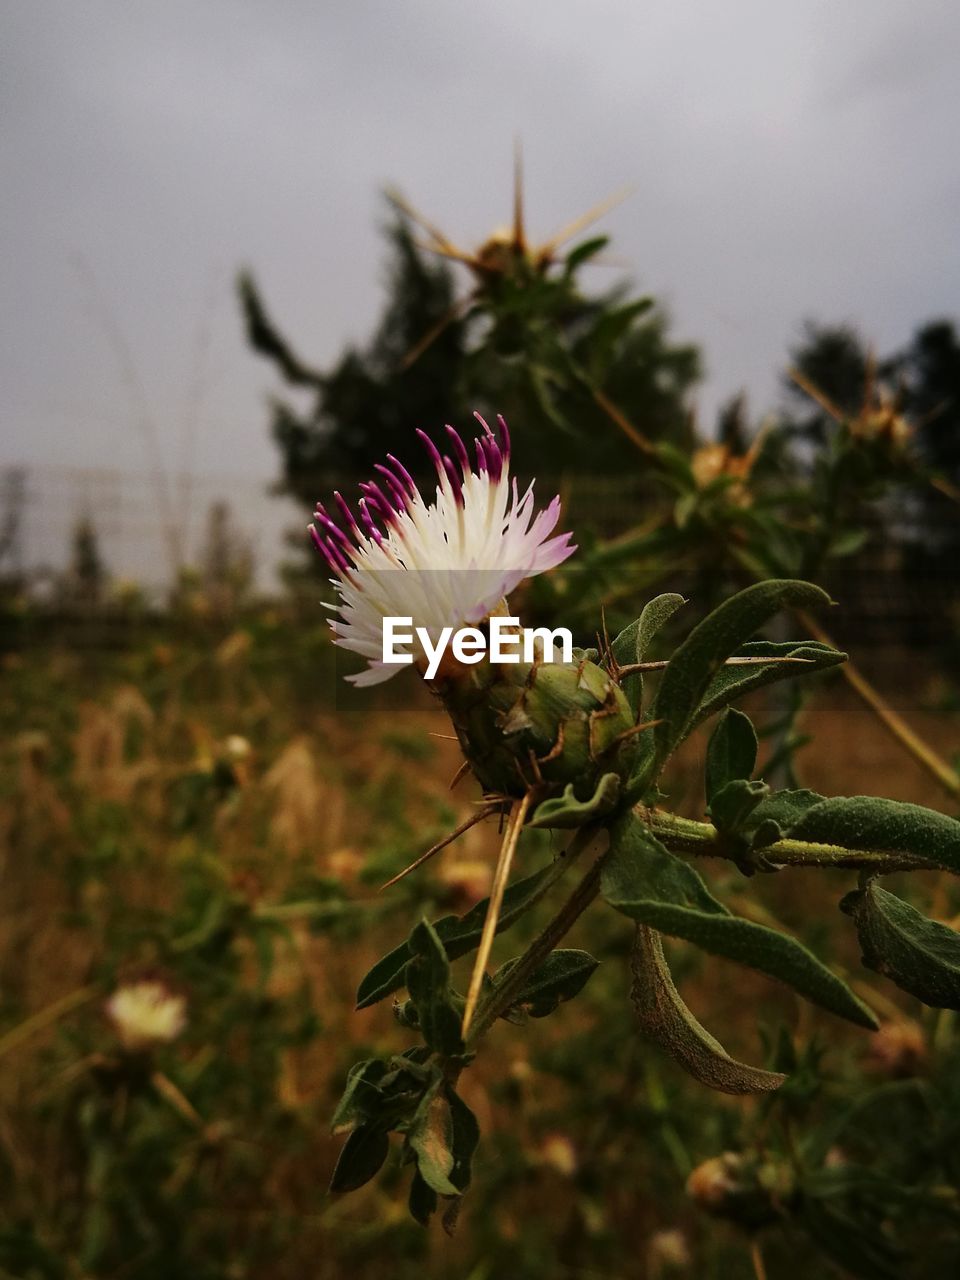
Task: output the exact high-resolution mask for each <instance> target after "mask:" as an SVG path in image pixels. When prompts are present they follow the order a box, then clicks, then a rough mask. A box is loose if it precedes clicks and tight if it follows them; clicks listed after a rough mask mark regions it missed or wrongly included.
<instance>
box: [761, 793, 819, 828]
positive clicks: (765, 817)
mask: <svg viewBox="0 0 960 1280" xmlns="http://www.w3.org/2000/svg"><path fill="white" fill-rule="evenodd" d="M823 799H824V797H823V796H821V795H818V794H817V792H816V791H806V790H799V791H772V792H771V793H770V794H769V795H768V796H766V797H765V798H764V799H763V801H761V803H760V804H759V805H757V807H756V809H754V811H753V822H754V824H755V825H757V826H759V825H760V824H761V823H764V822H771V823H774V824H776V826H777V827H778V828H779V832H780V834H779V835H778V836H777V837H776V838H777V839H778V840H779V839H780V836H782V835H786V834H787V832H788V831H790V830H791V828H792V827H794V826H795V825H796V823H797V822H799V821H800V819H801V818H802V817H803V815H804V814H805V813H806V812H807V810H808V809H812V808H813V806H814V805H815V804H820V802H821V801H822V800H823Z"/></svg>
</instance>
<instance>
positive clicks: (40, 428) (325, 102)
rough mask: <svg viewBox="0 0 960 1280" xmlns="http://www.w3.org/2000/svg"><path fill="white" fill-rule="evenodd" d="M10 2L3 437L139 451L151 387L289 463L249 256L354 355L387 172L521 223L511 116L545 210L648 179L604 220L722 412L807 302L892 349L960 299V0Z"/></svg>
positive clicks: (216, 444)
mask: <svg viewBox="0 0 960 1280" xmlns="http://www.w3.org/2000/svg"><path fill="white" fill-rule="evenodd" d="M0 13H2V29H3V30H2V76H0V111H2V117H0V119H2V131H0V146H2V152H3V158H4V182H3V199H2V205H0V225H2V230H3V252H2V259H0V260H2V269H3V271H4V272H5V274H6V281H5V286H4V291H3V297H4V303H5V305H4V308H3V311H4V314H3V332H2V350H0V409H2V415H3V418H2V421H3V443H2V449H0V461H4V462H10V461H21V460H23V461H39V460H44V459H48V460H56V461H58V462H61V463H76V464H83V465H93V466H99V465H107V466H112V465H117V466H122V467H129V468H142V467H143V466H144V464H145V462H146V461H147V458H146V454H145V439H144V435H143V433H142V431H141V430H139V429H138V427H137V421H138V413H140V412H145V413H147V414H148V415H149V416H150V417H152V419H153V420H154V421H155V422H156V423H157V424H158V430H159V432H160V434H161V436H162V439H161V447H162V449H163V451H164V455H165V459H166V462H167V465H169V466H171V467H177V466H181V465H187V466H190V467H193V468H196V469H198V470H200V471H205V472H210V471H217V470H227V471H231V472H239V473H244V474H247V475H250V476H263V477H264V478H266V477H269V476H270V475H272V474H273V472H274V470H275V456H274V452H273V449H272V446H271V445H270V443H269V440H268V436H267V411H266V408H265V397H266V395H267V393H268V392H269V391H270V390H271V388H273V387H275V385H276V384H275V383H274V380H273V377H272V371H271V369H270V367H269V366H267V365H266V364H264V363H263V362H262V361H260V360H259V359H257V358H255V357H254V356H253V355H252V354H251V353H250V352H249V351H248V350H247V349H246V347H245V344H244V341H243V335H242V329H241V325H240V322H239V317H238V312H237V307H236V304H235V301H234V296H233V287H232V281H233V276H234V273H235V272H236V270H237V268H238V267H239V266H240V265H242V264H249V265H250V266H252V267H253V268H254V270H255V272H256V273H257V275H258V277H259V279H260V281H261V284H262V286H263V289H264V291H265V295H266V298H267V300H268V303H269V305H270V307H271V309H272V311H273V312H274V314H275V315H276V317H277V318H278V320H279V321H280V322H281V324H282V327H283V328H284V329H286V331H287V332H288V333H289V335H290V336H291V337H292V338H293V339H294V341H295V344H296V345H297V346H298V347H299V349H300V350H301V351H302V352H303V353H304V355H306V356H307V357H309V358H311V359H312V360H314V361H319V362H323V361H329V360H331V359H332V358H333V357H335V356H336V354H337V352H338V351H339V349H340V348H341V346H342V345H343V343H344V342H345V341H346V340H348V339H350V338H363V337H364V336H365V335H366V334H367V333H368V332H369V329H370V327H371V325H372V323H373V321H374V319H375V317H376V315H377V312H378V307H379V304H380V299H381V293H380V286H381V277H382V266H383V248H382V242H381V241H380V240H379V239H378V234H377V223H378V221H379V219H380V216H381V212H382V209H381V197H380V194H379V193H380V191H381V190H382V188H383V187H384V185H386V184H388V183H396V184H398V185H399V186H401V187H402V188H403V190H404V191H406V192H407V194H408V195H409V196H410V198H411V199H412V200H413V202H414V203H415V204H417V205H419V206H420V207H421V208H422V209H423V210H424V211H425V212H426V213H428V214H429V215H430V216H431V217H432V218H433V219H434V220H435V221H436V222H437V223H439V224H440V225H441V226H442V227H443V228H444V229H445V230H447V231H448V233H449V234H450V235H451V237H452V238H454V239H456V240H458V241H460V242H463V243H466V244H468V245H470V244H475V243H477V242H479V241H481V240H482V239H483V238H484V237H485V236H486V234H487V233H489V232H490V231H491V230H492V229H493V228H494V227H495V226H496V225H497V224H501V223H503V222H505V221H506V220H507V218H508V215H509V201H510V181H511V178H510V168H511V149H512V143H513V139H514V137H515V136H517V135H519V136H520V137H521V138H522V140H523V145H524V150H525V156H526V173H527V188H528V222H529V227H530V230H531V232H532V233H533V235H534V236H535V237H539V236H541V235H543V236H546V235H547V234H548V233H549V232H550V231H551V230H553V229H554V228H555V227H556V226H558V225H559V224H562V223H563V222H565V221H566V220H567V219H569V218H570V217H572V216H573V215H575V214H577V213H579V212H581V211H582V210H583V209H585V208H587V207H588V206H590V205H591V204H592V203H594V202H595V201H597V200H599V199H600V198H602V197H603V196H605V195H607V194H608V193H610V192H612V191H614V190H616V189H618V188H620V187H622V186H624V185H627V184H630V185H633V186H634V187H635V194H634V195H633V196H632V198H631V199H630V200H629V201H628V202H627V203H625V204H624V205H622V206H621V207H619V208H618V209H616V210H615V211H614V212H613V213H611V214H610V215H609V216H608V217H607V218H605V219H604V221H603V223H602V224H601V225H602V229H603V230H607V231H609V232H610V233H611V234H612V236H613V238H614V248H615V250H616V253H617V254H618V256H620V257H622V258H623V259H625V260H626V261H627V262H628V263H629V264H630V269H631V273H632V275H633V278H634V280H635V281H636V283H637V286H638V287H640V288H642V289H644V290H651V291H653V292H654V293H656V294H657V295H659V296H660V297H661V298H662V299H663V300H664V301H665V302H666V304H667V305H668V307H669V310H670V313H671V315H672V317H673V323H674V332H675V334H676V335H677V337H680V338H683V339H692V340H695V341H697V342H699V343H701V344H702V347H703V350H704V353H705V357H706V361H707V366H708V375H709V376H708V380H707V382H706V383H705V385H704V387H703V389H702V392H701V394H700V405H701V410H702V417H703V418H704V419H706V420H709V419H710V417H711V416H712V414H713V411H714V409H715V407H716V405H717V403H718V402H719V401H721V400H722V399H724V398H726V397H727V396H728V395H729V394H731V393H732V392H734V391H736V390H737V389H738V388H740V387H746V388H747V389H748V390H749V392H750V393H751V402H752V406H753V408H754V409H755V410H757V411H759V410H761V409H762V408H764V407H767V406H768V405H769V404H770V403H771V402H772V401H773V399H774V398H775V396H776V394H777V375H778V371H779V370H780V369H781V368H782V365H783V363H784V359H785V353H786V350H787V348H788V346H789V345H790V343H791V342H792V341H793V340H794V339H795V337H796V335H797V332H798V329H799V324H800V321H801V320H802V318H803V317H805V316H817V317H821V318H823V319H827V320H848V321H851V322H853V323H855V324H857V325H859V326H860V327H861V328H862V329H863V331H864V333H865V334H866V335H868V336H869V337H870V338H871V339H873V340H874V342H875V343H876V344H877V346H878V347H879V348H880V350H881V351H882V350H885V349H890V348H892V347H894V346H896V345H898V344H900V343H901V342H903V341H904V340H905V339H906V337H907V336H908V335H909V333H910V331H911V329H912V327H913V326H914V325H915V324H916V323H918V322H919V321H921V320H924V319H927V318H929V317H932V316H936V315H954V316H955V315H957V313H958V311H960V251H958V249H960V245H958V236H957V214H958V211H960V148H958V146H957V137H958V131H960V87H958V86H960V75H958V70H960V9H958V5H957V3H956V0H780V3H770V0H724V2H723V3H719V2H717V3H710V2H709V0H697V2H696V3H694V2H693V0H670V2H657V3H651V2H648V0H549V2H548V0H473V3H463V2H462V0H341V2H337V0H326V3H324V0H312V2H310V3H307V0H136V3H129V0H100V2H96V0H3V3H2V5H0ZM594 279H595V280H596V282H597V284H598V285H600V284H603V283H606V282H608V279H609V277H608V276H607V275H601V274H599V271H598V274H597V275H595V276H594ZM111 327H113V328H115V329H116V330H117V332H118V333H119V334H120V335H121V339H120V341H118V339H117V338H116V337H111V336H110V334H109V330H110V329H111ZM121 344H122V345H125V346H126V347H128V348H129V351H130V353H131V359H132V365H133V372H132V373H131V371H130V370H128V371H127V372H125V373H124V372H122V370H121V368H120V362H119V359H118V348H119V346H120V345H121ZM138 381H139V382H142V387H143V401H144V404H143V405H142V406H141V408H140V409H139V410H138V409H137V408H136V400H137V396H138V394H139V393H138V392H137V391H136V390H135V383H136V382H138ZM469 409H470V406H468V405H451V407H450V414H451V417H454V418H458V419H460V420H463V419H466V418H467V416H468V411H469ZM411 425H415V424H411ZM185 442H192V443H185Z"/></svg>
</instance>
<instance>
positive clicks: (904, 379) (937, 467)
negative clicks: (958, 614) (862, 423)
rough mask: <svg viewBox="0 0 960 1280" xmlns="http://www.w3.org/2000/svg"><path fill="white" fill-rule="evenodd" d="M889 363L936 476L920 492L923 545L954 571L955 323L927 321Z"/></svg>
mask: <svg viewBox="0 0 960 1280" xmlns="http://www.w3.org/2000/svg"><path fill="white" fill-rule="evenodd" d="M890 365H891V371H892V372H893V373H894V374H895V375H896V376H897V377H898V378H899V380H900V382H901V385H902V396H903V400H904V405H905V409H906V411H907V413H908V414H909V416H910V418H911V420H912V421H913V423H914V424H915V440H916V446H917V452H918V453H919V455H920V457H921V459H922V462H923V463H924V464H925V465H926V466H927V467H928V468H929V469H930V471H931V472H932V473H933V474H934V477H935V483H934V484H933V485H930V486H928V487H926V488H924V489H923V491H922V492H921V493H920V495H919V499H920V502H921V505H922V524H923V527H924V530H925V537H924V543H925V546H926V548H927V550H928V552H930V553H932V554H933V555H934V557H935V558H940V559H943V560H945V561H947V562H949V564H950V568H951V571H952V572H954V571H955V570H954V566H955V563H956V561H955V555H956V552H957V550H958V549H960V522H958V520H957V490H958V488H960V340H958V337H957V331H956V328H955V327H954V325H953V323H952V322H951V321H949V320H935V321H931V322H930V323H928V324H925V325H923V326H922V327H921V328H920V329H918V330H917V331H916V333H915V334H914V336H913V340H912V341H911V343H910V345H909V346H908V347H907V349H906V350H905V351H904V352H902V353H901V354H900V355H899V356H896V357H894V359H893V360H892V361H891V362H890ZM938 484H939V486H940V487H938ZM944 490H946V492H945V491H944Z"/></svg>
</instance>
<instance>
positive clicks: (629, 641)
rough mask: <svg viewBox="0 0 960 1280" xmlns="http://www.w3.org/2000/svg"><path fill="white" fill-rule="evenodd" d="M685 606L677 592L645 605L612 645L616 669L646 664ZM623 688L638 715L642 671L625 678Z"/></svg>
mask: <svg viewBox="0 0 960 1280" xmlns="http://www.w3.org/2000/svg"><path fill="white" fill-rule="evenodd" d="M682 604H686V601H685V600H684V598H683V596H679V595H677V594H676V593H674V592H667V593H665V594H664V595H661V596H656V597H655V599H653V600H651V601H649V602H648V603H647V604H645V605H644V607H643V610H642V612H641V614H640V617H639V618H637V619H636V620H635V621H633V622H631V623H630V625H629V626H628V627H624V629H623V630H622V631H621V632H620V634H619V635H618V636H617V638H616V639H615V640H614V641H613V643H612V644H611V645H610V653H611V655H612V657H613V659H614V661H615V662H616V664H617V666H619V667H629V666H632V665H633V663H635V662H643V661H644V659H645V658H646V656H647V653H648V651H649V649H650V644H651V641H652V640H653V638H654V636H656V634H657V632H658V631H660V630H661V628H662V627H663V626H664V625H665V624H666V623H667V622H669V620H670V619H671V618H672V617H673V615H674V614H675V613H676V612H677V610H678V609H679V608H680V606H681V605H682ZM621 688H622V689H623V691H624V693H625V694H626V695H627V700H628V701H629V703H630V705H631V707H632V708H633V713H634V715H637V713H638V712H639V710H640V702H641V699H642V697H643V676H642V675H641V674H640V672H639V671H637V672H635V673H634V674H633V675H632V676H625V677H624V678H623V680H622V682H621Z"/></svg>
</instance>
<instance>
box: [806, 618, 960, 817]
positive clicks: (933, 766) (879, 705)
mask: <svg viewBox="0 0 960 1280" xmlns="http://www.w3.org/2000/svg"><path fill="white" fill-rule="evenodd" d="M797 617H798V618H799V619H800V621H801V622H802V623H803V625H804V626H805V627H806V628H807V629H808V630H809V631H810V632H811V634H812V635H813V636H814V637H815V638H816V639H817V640H819V641H821V643H823V644H829V645H833V641H832V640H831V639H830V636H829V635H828V634H827V633H826V631H824V629H823V627H821V626H820V624H819V623H818V622H817V620H816V619H815V618H813V617H811V616H810V614H808V613H806V612H805V611H799V612H798V613H797ZM840 672H841V675H842V676H843V678H844V679H845V680H846V682H847V684H849V685H850V687H851V688H852V689H853V690H854V692H855V693H857V694H858V695H859V697H860V698H861V699H862V700H863V701H864V702H865V703H866V704H867V706H868V707H869V708H870V710H871V711H872V712H873V713H874V714H875V715H876V717H877V719H878V720H879V721H880V722H881V724H882V725H883V726H884V728H886V729H887V730H888V731H889V732H890V733H891V734H892V735H893V736H894V738H896V740H897V741H898V742H899V743H900V745H901V746H902V747H905V748H906V750H907V751H909V753H910V754H911V755H912V756H913V758H914V759H915V760H916V761H918V763H919V764H921V765H922V766H923V767H924V769H926V771H927V772H928V773H929V774H930V775H931V776H932V777H933V778H935V779H936V780H937V782H939V783H940V785H941V786H942V787H943V788H944V790H945V791H947V792H948V793H949V794H950V795H951V796H952V797H953V798H954V799H957V798H960V775H958V773H957V771H956V769H953V768H951V766H950V765H949V764H948V763H947V761H946V760H944V758H943V757H942V756H941V755H939V754H938V753H937V752H936V751H934V749H933V747H931V746H930V745H929V744H928V743H926V742H924V741H923V739H922V738H921V737H920V736H919V734H917V733H915V732H914V730H913V729H911V728H910V726H909V725H908V724H907V722H906V721H905V720H904V719H903V717H902V716H901V715H900V714H899V713H898V712H896V711H894V709H893V707H891V706H890V705H889V703H887V701H886V700H885V699H884V698H883V697H882V696H881V695H880V694H879V693H878V692H877V690H876V689H875V688H874V687H873V685H872V684H870V682H869V681H868V680H867V679H866V677H865V676H864V675H863V674H862V673H861V672H860V670H859V669H858V668H857V667H856V666H855V665H854V664H853V663H852V662H850V661H849V660H848V661H847V662H845V663H844V664H843V665H842V666H841V668H840Z"/></svg>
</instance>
